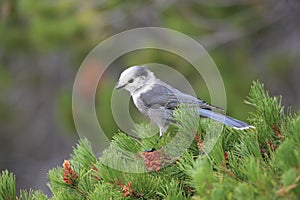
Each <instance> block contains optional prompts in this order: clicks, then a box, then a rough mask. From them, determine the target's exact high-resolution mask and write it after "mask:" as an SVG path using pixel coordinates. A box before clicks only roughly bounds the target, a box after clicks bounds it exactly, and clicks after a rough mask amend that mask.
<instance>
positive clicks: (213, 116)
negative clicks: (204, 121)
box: [199, 108, 255, 130]
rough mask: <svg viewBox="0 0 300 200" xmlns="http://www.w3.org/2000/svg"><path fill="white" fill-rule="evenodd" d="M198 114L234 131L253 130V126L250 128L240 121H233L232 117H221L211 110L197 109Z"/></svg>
mask: <svg viewBox="0 0 300 200" xmlns="http://www.w3.org/2000/svg"><path fill="white" fill-rule="evenodd" d="M199 114H200V116H202V117H208V118H210V119H213V120H215V121H218V122H221V123H223V124H225V125H227V126H230V127H232V128H234V129H238V130H245V129H249V128H254V129H255V127H254V126H251V125H249V124H247V123H245V122H242V121H240V120H237V119H234V118H232V117H229V116H226V115H222V114H220V113H217V112H214V111H211V110H207V109H203V108H200V109H199Z"/></svg>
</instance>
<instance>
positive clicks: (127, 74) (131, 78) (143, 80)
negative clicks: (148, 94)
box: [116, 66, 155, 93]
mask: <svg viewBox="0 0 300 200" xmlns="http://www.w3.org/2000/svg"><path fill="white" fill-rule="evenodd" d="M154 79H155V76H154V74H153V73H152V72H151V71H149V70H148V69H147V67H145V66H133V67H129V68H128V69H126V70H124V71H123V72H122V74H121V76H120V78H119V82H118V84H117V86H116V89H120V88H125V89H126V90H127V91H129V92H130V93H134V92H135V91H137V90H139V89H141V88H142V87H144V86H145V85H148V84H149V83H151V81H153V80H154Z"/></svg>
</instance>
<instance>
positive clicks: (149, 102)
mask: <svg viewBox="0 0 300 200" xmlns="http://www.w3.org/2000/svg"><path fill="white" fill-rule="evenodd" d="M140 99H141V100H142V101H143V103H144V105H145V106H146V107H148V108H150V107H153V106H155V105H159V106H163V107H165V108H167V109H170V110H174V109H176V108H177V107H178V105H179V104H180V103H183V104H185V105H188V106H195V107H201V108H204V109H217V107H214V106H211V105H210V104H208V103H206V102H205V101H202V100H201V99H198V98H196V97H193V96H191V95H188V94H185V93H182V92H180V91H179V90H176V89H174V88H172V87H171V86H169V85H167V84H159V83H158V84H154V85H153V87H152V89H150V90H148V91H147V92H145V93H142V94H141V95H140Z"/></svg>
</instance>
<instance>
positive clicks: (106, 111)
mask: <svg viewBox="0 0 300 200" xmlns="http://www.w3.org/2000/svg"><path fill="white" fill-rule="evenodd" d="M299 22H300V2H299V1H298V0H281V1H278V0H210V1H207V0H189V1H179V0H177V1H176V0H151V1H135V0H133V1H121V0H111V1H105V0H86V1H81V0H43V1H36V0H22V1H20V0H1V1H0V170H3V169H9V170H10V171H12V172H14V173H15V174H16V176H17V186H18V189H20V188H24V189H29V188H33V189H41V190H43V191H45V192H49V191H48V190H47V186H46V183H47V178H46V177H47V172H48V170H49V169H50V168H53V167H55V166H57V165H61V163H62V162H63V159H66V158H68V156H69V153H71V152H72V146H74V145H75V144H76V141H77V139H78V136H77V134H76V130H75V128H74V124H73V119H72V106H71V101H72V86H73V81H74V79H75V76H76V72H77V70H78V68H79V67H80V64H81V62H82V61H83V59H84V58H85V57H86V56H87V55H88V53H89V52H90V51H91V50H92V49H93V48H94V47H95V46H96V45H97V44H99V43H100V42H101V41H103V40H104V39H106V38H108V37H110V36H112V35H114V34H117V33H119V32H121V31H124V30H128V29H132V28H137V27H145V26H159V27H165V28H170V29H174V30H177V31H180V32H182V33H184V34H187V35H188V36H190V37H193V38H194V39H195V40H197V41H198V42H199V43H200V44H202V45H203V46H204V47H205V48H206V50H207V51H208V52H209V53H210V55H211V56H212V58H213V59H214V61H215V63H216V64H217V66H218V68H219V70H220V72H221V74H222V77H223V80H224V84H225V87H226V92H227V102H228V105H227V109H228V113H229V114H230V115H233V116H235V117H237V118H240V119H243V120H246V119H247V116H248V112H249V111H251V109H252V108H251V106H249V105H246V104H245V103H244V102H243V101H244V100H245V98H246V96H247V94H248V91H249V88H250V85H251V82H252V80H257V79H258V80H260V81H262V82H263V83H264V84H265V86H266V88H267V89H268V90H269V91H270V93H271V95H282V96H283V104H284V105H285V106H286V107H289V106H291V107H292V110H293V112H297V111H298V109H299V108H300V89H299V86H300V78H299V77H300V67H299V63H300V23H299ZM153 62H157V63H162V64H165V65H168V66H172V67H174V68H175V69H176V70H178V71H179V72H180V73H182V74H183V75H184V76H185V77H186V78H187V79H188V80H189V81H190V82H191V85H193V86H194V88H196V89H197V91H196V93H197V94H198V95H199V96H200V97H201V98H203V99H205V100H207V101H209V94H208V92H207V90H206V86H205V84H204V83H203V81H202V80H201V79H199V78H197V77H194V71H193V68H192V67H190V66H188V63H186V62H185V61H184V60H182V59H180V58H178V56H176V55H173V54H170V53H168V52H162V51H157V50H141V51H135V52H131V53H129V54H127V55H124V56H122V57H120V58H119V59H118V60H116V61H115V62H114V63H113V64H112V65H111V66H110V68H109V69H108V70H107V72H106V73H105V76H104V77H103V78H102V79H101V80H100V82H99V90H98V92H97V98H96V103H97V112H98V113H97V114H98V115H101V116H105V117H102V118H104V120H102V121H101V123H102V126H103V128H104V129H105V131H106V132H108V133H111V135H112V134H113V133H115V132H117V130H118V127H116V125H115V123H114V120H113V118H112V115H111V110H110V96H111V93H112V88H113V85H114V84H115V81H116V79H117V78H118V76H119V73H120V72H121V71H122V70H123V69H124V68H125V67H127V66H130V65H136V64H141V63H153ZM94 65H95V67H94V68H91V69H92V70H91V72H90V73H87V74H86V78H87V80H88V79H89V78H91V77H92V76H93V75H94V74H95V73H94V71H93V70H101V63H94ZM100 86H101V87H100ZM88 88H89V85H88V81H87V84H86V85H85V87H84V88H83V89H86V90H88ZM200 91H201V92H200ZM133 110H134V109H133Z"/></svg>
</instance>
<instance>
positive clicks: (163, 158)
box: [0, 82, 300, 200]
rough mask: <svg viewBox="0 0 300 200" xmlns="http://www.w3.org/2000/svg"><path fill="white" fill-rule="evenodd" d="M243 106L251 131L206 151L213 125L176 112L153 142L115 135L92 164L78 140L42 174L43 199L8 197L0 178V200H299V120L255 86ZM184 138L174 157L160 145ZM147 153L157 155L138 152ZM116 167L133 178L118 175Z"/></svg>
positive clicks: (223, 138) (231, 134) (11, 181)
mask: <svg viewBox="0 0 300 200" xmlns="http://www.w3.org/2000/svg"><path fill="white" fill-rule="evenodd" d="M246 103H248V104H250V105H253V106H254V107H255V111H254V112H252V113H250V117H249V122H250V123H251V124H252V125H254V126H255V127H256V129H253V130H248V131H237V130H234V129H232V128H228V127H225V128H224V129H223V130H222V132H221V134H220V136H218V137H217V142H216V143H215V144H214V145H213V147H212V149H209V148H210V147H211V146H209V145H207V144H205V143H204V142H203V141H205V139H206V138H207V136H208V131H209V130H210V132H211V133H214V131H218V130H220V124H216V123H211V121H210V120H208V119H201V120H200V124H199V122H198V119H197V117H196V115H197V114H196V113H195V112H193V111H192V110H188V108H185V107H181V108H180V109H178V110H177V111H176V113H175V120H176V121H177V122H178V123H177V125H174V126H172V127H171V128H170V129H169V131H168V132H167V133H166V134H165V135H164V136H163V138H162V139H161V140H159V142H158V143H157V142H156V140H157V135H156V136H152V137H141V138H142V139H140V140H138V139H135V138H132V137H130V136H128V135H126V134H124V133H118V134H116V135H115V136H114V138H113V140H112V142H111V144H110V147H109V148H108V149H106V150H105V151H104V152H103V155H102V156H101V157H100V158H97V157H95V155H94V153H93V151H92V148H91V144H90V142H89V141H88V140H86V139H81V140H80V141H79V142H78V145H77V146H76V148H74V151H73V153H72V154H71V156H70V159H69V160H65V161H64V162H63V165H62V167H57V168H55V169H52V170H50V171H49V174H48V177H49V183H48V186H49V188H50V190H51V192H52V196H51V197H47V196H46V195H44V194H43V193H42V192H41V191H32V190H30V191H24V190H21V191H20V195H19V197H16V186H15V182H16V179H15V176H14V175H13V174H11V173H9V172H8V171H7V170H5V171H3V172H2V174H1V176H0V199H5V200H9V199H16V198H17V199H22V200H27V199H28V200H29V199H53V200H56V199H57V200H64V199H66V200H67V199H68V200H69V199H72V200H73V199H75V200H76V199H169V200H171V199H172V200H173V199H175V200H176V199H179V200H180V199H299V197H300V115H292V114H291V113H290V111H289V110H287V111H286V112H285V110H284V107H283V106H282V105H281V97H270V96H269V94H268V93H267V92H266V91H265V89H264V87H263V85H262V84H261V83H259V82H254V83H253V85H252V87H251V90H250V94H249V97H248V98H247V100H246ZM194 127H197V128H196V129H195V128H194ZM148 132H149V127H148V125H145V124H141V125H139V126H138V127H137V129H136V133H137V134H138V135H139V136H145V135H147V133H148ZM178 133H185V134H178ZM191 133H192V134H191ZM178 135H179V136H178ZM187 135H192V144H190V145H189V148H188V149H186V150H184V152H183V153H182V155H180V156H179V155H178V151H176V150H178V149H181V148H182V147H184V145H186V144H174V145H173V144H172V145H171V146H170V145H169V146H168V145H167V144H170V142H172V139H173V138H174V137H176V136H177V137H180V138H179V139H180V140H181V141H190V139H191V138H190V137H189V136H187ZM153 146H154V147H155V148H156V149H158V150H154V151H153V152H147V151H143V150H145V149H149V148H151V147H153ZM160 147H164V148H160ZM110 166H113V167H110ZM122 166H123V167H124V166H126V167H128V169H134V170H136V171H139V172H140V173H134V172H132V171H129V170H128V171H125V172H124V171H121V170H120V169H121V168H122ZM118 167H119V168H118Z"/></svg>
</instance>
